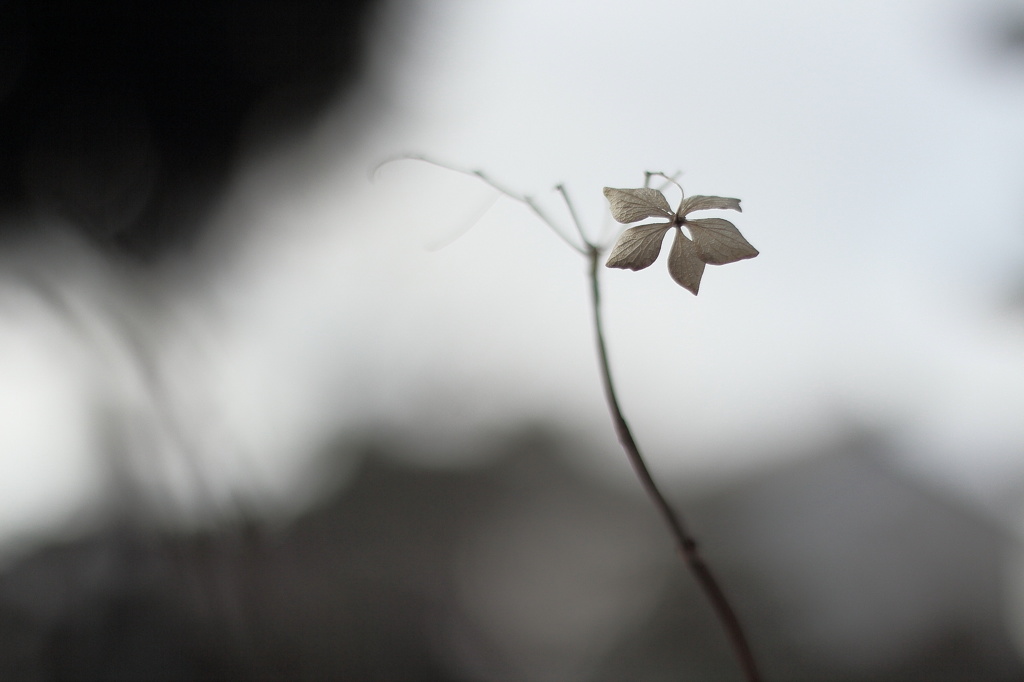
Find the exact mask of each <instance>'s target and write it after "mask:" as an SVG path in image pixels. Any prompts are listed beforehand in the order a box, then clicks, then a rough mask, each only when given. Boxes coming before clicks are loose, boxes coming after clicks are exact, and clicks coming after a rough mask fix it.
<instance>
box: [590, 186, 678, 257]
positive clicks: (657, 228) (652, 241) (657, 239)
mask: <svg viewBox="0 0 1024 682" xmlns="http://www.w3.org/2000/svg"><path fill="white" fill-rule="evenodd" d="M605 191H606V192H607V190H605ZM671 226H672V225H671V223H655V224H653V225H639V226H637V227H631V228H629V229H628V230H626V231H625V232H623V233H622V235H621V236H620V237H619V240H618V241H617V242H615V247H614V248H613V249H612V252H611V254H609V255H608V262H607V263H605V265H607V266H608V267H610V268H623V269H627V270H643V269H644V268H646V267H647V266H649V265H650V264H651V263H653V262H654V261H656V260H658V254H659V253H661V243H662V242H663V241H664V240H665V233H666V232H668V230H669V228H670V227H671Z"/></svg>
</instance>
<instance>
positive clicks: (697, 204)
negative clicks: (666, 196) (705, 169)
mask: <svg viewBox="0 0 1024 682" xmlns="http://www.w3.org/2000/svg"><path fill="white" fill-rule="evenodd" d="M716 208H721V209H729V210H732V211H740V212H741V213H742V212H743V209H742V208H740V200H739V199H730V198H729V197H706V196H702V195H700V194H694V195H693V196H692V197H686V198H685V199H683V203H681V204H680V205H679V210H678V211H677V212H676V214H677V215H681V216H685V215H686V214H687V213H691V212H693V211H708V210H711V209H716Z"/></svg>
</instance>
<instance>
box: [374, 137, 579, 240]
mask: <svg viewBox="0 0 1024 682" xmlns="http://www.w3.org/2000/svg"><path fill="white" fill-rule="evenodd" d="M408 160H411V161H423V162H424V163H429V164H430V165H432V166H437V167H438V168H444V169H445V170H450V171H455V172H456V173H461V174H462V175H473V176H476V177H478V178H480V179H481V180H482V181H483V182H484V183H485V184H486V185H488V186H489V187H490V188H491V189H493V190H496V191H497V192H498V193H500V194H503V195H505V196H506V197H508V198H509V199H513V200H515V201H518V202H519V203H521V204H526V206H527V207H528V208H529V209H530V210H531V211H533V212H534V213H535V214H536V216H537V217H538V218H540V219H541V221H542V222H543V223H544V224H545V225H547V226H548V227H550V228H551V231H552V232H554V233H555V234H556V235H558V236H559V237H560V238H561V239H562V241H564V242H565V243H566V244H568V245H569V246H570V248H572V250H573V251H575V252H577V253H579V254H582V255H586V254H587V248H589V246H590V244H589V243H588V242H587V241H586V238H584V246H580V245H579V244H577V243H575V242H574V241H573V240H571V239H569V237H568V236H566V234H565V233H564V232H563V231H562V229H561V228H560V227H559V226H558V223H556V222H555V221H554V220H552V219H551V218H550V217H549V216H548V215H547V214H546V213H545V212H544V211H543V210H542V209H541V207H540V206H539V205H538V204H537V202H536V201H534V200H533V197H530V196H527V195H525V194H516V193H515V192H513V191H511V190H510V189H508V188H507V187H502V186H501V185H499V184H498V183H497V182H496V181H494V180H492V179H491V178H490V176H488V175H487V174H486V173H484V172H483V171H481V170H466V169H464V168H459V167H457V166H452V165H449V164H447V163H441V162H440V161H435V160H434V159H431V158H428V157H426V156H419V155H416V154H409V155H406V156H398V157H395V158H392V159H386V160H384V161H381V162H380V163H379V164H377V165H376V167H374V168H373V170H372V171H371V173H370V175H371V177H373V176H375V175H376V174H377V171H378V170H380V168H381V167H382V166H385V165H387V164H389V163H392V162H394V161H408ZM574 220H575V218H574ZM577 225H578V223H577Z"/></svg>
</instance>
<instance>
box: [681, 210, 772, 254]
mask: <svg viewBox="0 0 1024 682" xmlns="http://www.w3.org/2000/svg"><path fill="white" fill-rule="evenodd" d="M685 225H686V226H687V227H688V228H690V234H692V235H693V243H694V244H695V245H696V246H697V253H698V254H699V255H700V257H701V260H703V261H704V262H705V263H707V264H709V265H725V264H726V263H735V262H736V261H738V260H743V259H744V258H753V257H754V256H756V255H757V253H758V252H757V249H755V248H754V247H753V246H751V245H750V242H748V241H747V240H746V239H744V238H743V235H742V234H740V231H739V230H737V229H736V226H735V225H733V224H732V223H730V222H729V221H728V220H722V219H721V218H699V219H696V220H687V221H686V223H685Z"/></svg>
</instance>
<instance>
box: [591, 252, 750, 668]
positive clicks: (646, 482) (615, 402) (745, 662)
mask: <svg viewBox="0 0 1024 682" xmlns="http://www.w3.org/2000/svg"><path fill="white" fill-rule="evenodd" d="M588 255H589V258H590V285H591V301H592V303H593V307H594V331H595V335H596V337H597V355H598V359H599V360H600V363H601V380H602V383H603V384H604V394H605V398H606V399H607V401H608V408H609V410H611V414H612V422H614V424H615V432H616V433H617V434H618V436H619V442H620V443H621V444H622V448H623V449H624V450H625V451H626V456H627V457H629V463H630V464H632V465H633V469H634V471H636V475H637V476H638V477H639V478H640V483H641V484H643V487H644V490H645V491H646V492H647V495H648V496H649V497H650V498H651V500H652V501H653V502H654V505H655V506H656V507H657V508H658V511H659V512H661V515H662V517H663V518H664V519H665V522H666V523H667V524H668V526H669V528H670V529H671V531H672V535H673V536H674V537H675V539H676V544H677V545H678V548H679V552H680V554H682V557H683V560H684V561H685V562H686V565H687V566H688V567H689V569H690V571H691V572H692V573H693V576H694V578H696V580H697V583H698V584H699V585H700V587H701V589H702V590H703V591H704V594H705V596H706V597H707V598H708V600H709V601H710V602H711V606H712V607H713V608H714V610H715V613H716V614H717V616H718V619H719V620H720V621H721V623H722V626H723V627H724V628H725V631H726V633H727V634H728V636H729V641H730V642H731V643H732V646H733V649H734V650H735V652H736V657H737V659H739V663H740V666H741V667H742V668H743V673H744V675H746V679H747V680H748V682H760V680H761V675H760V673H758V670H757V663H756V662H755V660H754V654H753V652H752V651H751V650H750V645H749V644H748V643H747V637H746V635H745V634H744V633H743V626H742V625H740V621H739V618H737V617H736V612H735V611H733V609H732V606H731V605H730V604H729V600H728V599H727V598H726V596H725V592H723V591H722V588H721V586H719V584H718V581H717V580H716V579H715V577H714V574H712V572H711V569H710V568H709V567H708V565H707V563H705V562H704V558H703V557H702V556H701V555H700V551H699V550H698V549H697V541H696V540H695V539H694V538H693V536H692V535H690V532H689V531H688V530H687V529H686V525H685V524H684V523H683V518H682V517H681V516H680V515H679V514H678V513H677V512H676V511H675V510H673V509H672V506H671V505H670V504H669V503H668V500H666V499H665V496H664V495H662V493H661V490H659V489H658V485H657V484H656V483H655V482H654V478H653V477H652V476H651V472H650V470H649V469H648V468H647V464H646V463H645V462H644V458H643V456H641V454H640V448H639V447H637V444H636V441H635V440H634V439H633V434H632V432H631V431H630V430H629V425H628V424H626V418H625V417H623V416H622V409H621V408H620V407H619V399H618V397H617V396H616V394H615V386H614V384H613V383H612V372H611V367H610V366H609V363H608V349H607V347H606V345H605V341H604V329H603V327H604V325H603V323H602V321H601V288H600V285H599V283H598V265H599V262H600V255H601V254H600V251H599V250H598V249H597V248H595V247H593V246H592V247H591V248H590V251H589V254H588Z"/></svg>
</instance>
